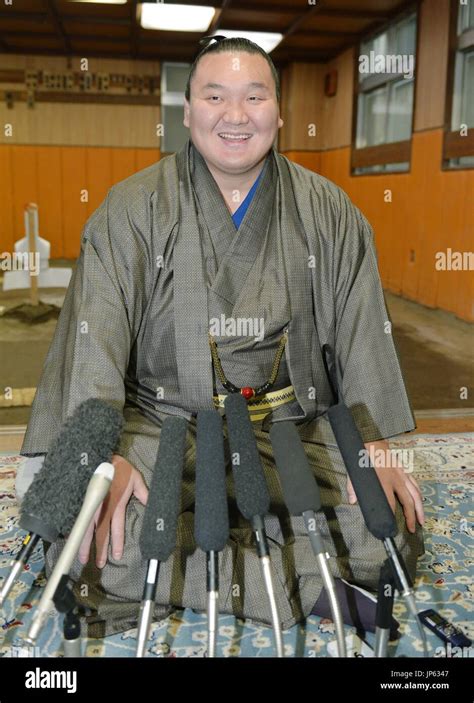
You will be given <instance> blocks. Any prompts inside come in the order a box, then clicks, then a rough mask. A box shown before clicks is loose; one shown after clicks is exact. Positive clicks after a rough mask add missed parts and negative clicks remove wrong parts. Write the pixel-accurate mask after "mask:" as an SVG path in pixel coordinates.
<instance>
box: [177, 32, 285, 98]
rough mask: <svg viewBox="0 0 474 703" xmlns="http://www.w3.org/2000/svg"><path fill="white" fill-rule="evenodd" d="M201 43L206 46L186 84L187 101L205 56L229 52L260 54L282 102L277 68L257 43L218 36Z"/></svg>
mask: <svg viewBox="0 0 474 703" xmlns="http://www.w3.org/2000/svg"><path fill="white" fill-rule="evenodd" d="M213 40H215V41H213ZM199 43H200V44H204V45H205V46H204V48H203V49H201V51H200V52H199V54H198V55H197V56H196V58H195V59H194V61H193V64H192V66H191V70H190V71H189V76H188V81H187V83H186V90H185V93H184V95H185V97H186V100H189V98H190V96H191V81H192V79H193V75H194V72H195V71H196V68H197V65H198V63H199V61H200V60H201V59H202V57H203V56H207V54H217V53H227V52H232V53H235V52H239V51H240V52H245V53H247V54H260V56H263V58H264V59H265V61H266V62H267V63H268V65H269V66H270V71H271V73H272V76H273V80H274V82H275V93H276V97H277V100H280V80H279V78H278V73H277V70H276V68H275V64H274V63H273V61H272V59H271V58H270V55H269V54H267V52H266V51H265V50H264V49H262V47H261V46H259V45H258V44H255V42H253V41H250V39H245V38H244V37H224V36H221V35H216V36H213V37H204V38H203V39H201V41H200V42H199Z"/></svg>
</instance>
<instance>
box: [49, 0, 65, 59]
mask: <svg viewBox="0 0 474 703" xmlns="http://www.w3.org/2000/svg"><path fill="white" fill-rule="evenodd" d="M44 3H45V6H46V9H47V12H48V16H49V18H50V20H51V22H52V24H53V27H54V29H55V31H56V34H57V35H58V36H59V38H60V39H61V42H62V45H63V47H64V51H65V52H66V54H70V53H71V45H70V44H69V39H68V38H67V36H66V33H65V31H64V29H63V25H62V22H61V18H60V16H59V13H58V11H57V9H56V5H55V4H54V0H44Z"/></svg>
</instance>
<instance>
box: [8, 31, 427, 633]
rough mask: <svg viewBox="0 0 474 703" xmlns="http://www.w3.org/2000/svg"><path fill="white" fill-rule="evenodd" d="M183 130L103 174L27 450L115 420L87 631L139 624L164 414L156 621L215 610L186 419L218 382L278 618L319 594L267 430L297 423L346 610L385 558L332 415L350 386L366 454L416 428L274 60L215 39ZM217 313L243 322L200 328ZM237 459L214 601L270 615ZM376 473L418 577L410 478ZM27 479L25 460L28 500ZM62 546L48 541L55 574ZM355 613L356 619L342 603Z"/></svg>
mask: <svg viewBox="0 0 474 703" xmlns="http://www.w3.org/2000/svg"><path fill="white" fill-rule="evenodd" d="M184 123H185V125H187V126H188V127H189V130H190V140H189V141H188V142H187V143H186V145H185V146H184V147H183V149H182V150H181V151H180V152H179V153H177V154H176V155H172V156H169V157H166V158H163V159H162V160H161V161H160V162H159V163H157V164H155V165H153V166H151V167H150V168H148V169H146V170H144V171H142V172H140V173H137V174H135V175H134V176H132V177H131V178H129V179H127V180H125V181H123V182H121V183H119V184H117V185H116V186H114V187H113V188H112V189H111V190H110V192H109V194H108V196H107V198H106V200H105V201H104V202H103V204H102V205H101V206H100V207H99V209H98V210H97V211H96V212H95V213H94V214H93V215H92V217H91V218H90V219H89V221H88V222H87V224H86V226H85V229H84V233H83V237H82V244H81V255H80V257H79V260H78V263H77V266H76V269H75V271H74V275H73V279H72V281H71V284H70V287H69V289H68V292H67V295H66V299H65V303H64V307H63V310H62V313H61V316H60V319H59V321H58V326H57V330H56V333H55V337H54V340H53V343H52V346H51V349H50V351H49V354H48V357H47V359H46V363H45V368H44V371H43V376H42V378H41V382H40V384H39V387H38V391H37V394H36V397H35V401H34V404H33V408H32V414H31V420H30V423H29V425H28V430H27V434H26V437H25V441H24V444H23V447H22V454H24V455H26V456H34V455H41V454H44V453H46V452H47V451H48V447H49V445H50V443H51V441H52V440H53V438H54V437H55V436H56V434H57V432H58V430H59V428H60V426H61V424H62V423H63V422H64V420H65V419H66V417H67V416H68V415H70V414H71V413H72V411H73V410H74V408H75V407H76V406H77V405H78V404H79V403H80V402H82V401H83V400H85V399H87V398H89V397H96V398H100V399H103V400H105V401H107V402H109V403H111V404H112V405H114V406H116V407H117V408H119V409H120V410H121V411H122V412H123V414H124V418H125V431H124V433H123V436H122V439H121V444H120V447H119V449H118V453H117V455H116V456H115V457H114V464H115V466H116V476H115V478H114V482H113V485H112V490H111V493H110V495H109V497H108V498H107V500H106V501H105V503H104V505H103V506H102V509H101V510H100V511H99V512H98V514H97V515H96V518H95V520H94V524H92V525H91V526H90V529H89V533H88V535H87V536H86V538H85V540H84V542H83V544H82V546H81V550H80V554H79V559H78V560H76V562H75V564H74V568H73V572H72V575H73V577H74V578H75V579H76V581H77V595H78V597H79V598H80V600H82V601H83V602H85V603H86V604H87V605H89V606H90V607H92V608H94V610H95V613H94V615H93V616H92V617H91V618H90V619H89V622H90V624H91V626H93V627H92V629H91V630H90V634H91V635H92V636H100V635H102V634H110V633H112V632H117V631H121V630H125V629H127V628H129V627H132V626H134V625H135V623H136V620H137V614H138V607H139V601H140V598H141V590H142V585H143V579H144V574H145V565H144V564H143V562H142V560H141V556H140V552H139V548H138V539H139V534H140V529H141V524H142V519H143V513H144V505H145V504H146V500H147V485H149V484H150V481H151V475H152V471H153V467H154V463H155V459H156V454H157V449H158V444H159V438H160V426H161V423H162V421H163V419H164V418H165V417H166V416H167V415H169V414H174V415H176V414H177V415H182V416H185V417H186V418H188V419H189V432H188V439H187V452H186V465H185V467H184V473H183V493H182V505H181V514H180V518H179V531H178V546H177V549H176V551H175V553H174V555H173V557H172V558H170V559H169V560H168V561H167V562H166V563H165V564H164V565H163V566H162V568H161V571H160V579H159V584H158V591H157V596H156V608H155V616H156V617H157V618H158V617H162V616H164V615H165V614H166V613H167V612H169V609H170V607H172V606H189V607H191V608H194V609H197V610H204V609H205V607H206V593H205V555H204V554H203V553H202V552H200V551H199V550H197V549H196V547H195V543H194V540H193V520H194V464H195V437H196V423H195V417H196V413H197V411H198V410H200V409H210V408H213V407H218V408H220V409H221V411H222V408H223V402H224V398H225V396H226V394H227V393H228V392H239V391H240V392H242V394H243V395H244V397H246V398H247V400H248V407H249V412H250V416H251V419H252V420H253V422H254V427H255V435H256V438H257V443H258V447H259V451H260V455H261V457H262V462H263V465H264V470H265V475H266V478H267V482H268V486H269V490H270V493H271V498H272V503H271V513H270V515H268V516H267V518H266V528H267V533H268V535H269V537H270V542H271V551H272V558H273V565H274V569H275V571H276V574H277V578H276V579H275V583H276V598H277V603H278V606H279V610H280V614H281V617H282V620H283V626H284V627H289V626H291V625H292V624H294V623H295V622H297V621H299V620H301V619H302V618H304V617H305V616H306V615H308V614H309V613H310V612H316V613H319V614H322V615H324V614H327V613H326V611H327V610H328V606H327V603H325V599H324V595H323V594H322V593H321V591H322V582H321V578H320V576H319V572H318V567H317V562H316V560H315V558H314V556H313V554H312V552H311V548H310V544H309V541H308V538H307V536H306V533H305V528H304V524H303V520H302V519H293V518H290V517H289V515H288V512H287V510H286V508H285V505H284V502H283V498H282V495H281V490H280V486H279V482H278V479H277V476H276V471H275V467H274V464H273V459H272V452H271V447H270V442H269V435H268V431H269V427H270V424H271V423H272V422H278V421H280V420H285V419H288V418H292V419H294V420H295V422H297V424H298V429H299V433H300V436H301V438H302V440H303V442H304V444H305V449H306V453H307V456H308V459H309V461H310V464H311V467H312V470H313V472H314V475H315V477H316V478H317V480H318V482H319V484H320V488H321V494H322V501H323V505H324V507H325V515H324V516H321V518H320V520H321V523H320V529H321V531H322V533H323V536H324V539H325V540H326V546H327V550H328V552H329V553H330V554H332V555H333V556H334V557H335V560H334V564H335V565H336V567H335V568H336V573H335V575H336V576H337V577H341V578H338V588H339V591H340V596H341V599H342V600H343V601H344V599H346V600H347V604H348V603H349V600H350V596H347V597H346V595H347V594H346V591H347V589H348V588H349V586H346V585H344V581H342V579H345V580H347V581H348V582H351V583H355V584H358V585H361V586H365V587H366V588H374V587H375V586H376V584H377V579H378V574H379V569H380V566H381V563H382V562H383V560H384V559H385V552H384V549H383V546H382V545H381V543H379V542H378V541H377V540H375V539H374V538H373V537H372V536H371V535H370V534H369V533H368V531H367V529H366V528H365V525H364V522H363V519H362V515H361V512H360V509H359V506H358V505H357V504H356V500H355V496H354V493H353V491H352V487H351V485H350V484H348V482H347V476H346V472H345V469H344V466H343V464H342V460H341V457H340V454H339V451H338V450H337V447H336V446H335V440H334V436H333V434H332V432H331V429H330V426H329V423H328V421H327V418H326V411H327V409H328V407H329V406H330V405H332V404H333V403H334V402H335V401H336V398H337V397H339V398H340V399H343V400H344V401H345V403H346V404H347V405H348V406H349V407H350V408H351V410H352V413H353V415H354V418H355V421H356V423H357V425H358V428H359V430H360V432H361V434H362V437H363V439H364V442H365V443H366V447H367V448H368V449H370V448H372V449H377V450H378V451H379V452H382V453H383V452H387V450H388V444H387V441H386V440H387V438H389V437H392V436H394V435H397V434H400V433H403V432H406V431H409V430H411V429H413V427H414V421H413V416H412V412H411V409H410V405H409V402H408V399H407V396H406V392H405V387H404V383H403V378H402V374H401V371H400V366H399V362H398V358H397V354H396V350H395V347H394V343H393V340H392V337H391V334H390V325H389V324H388V319H389V318H388V314H387V310H386V307H385V303H384V298H383V293H382V289H381V284H380V279H379V275H378V272H377V265H376V259H375V253H374V247H373V242H372V231H371V228H370V225H369V224H368V222H367V221H366V220H365V218H364V217H363V215H362V214H361V213H360V212H359V210H357V208H355V207H354V205H353V204H352V203H351V202H350V200H349V199H348V197H347V196H346V195H345V193H344V192H343V191H341V190H340V189H339V188H338V187H337V186H335V185H334V184H333V183H331V182H329V181H327V180H326V179H324V178H322V177H321V176H319V175H317V174H315V173H313V172H311V171H308V170H306V169H303V168H301V167H300V166H297V165H295V164H293V163H291V162H290V161H288V160H287V159H286V158H284V157H283V156H281V155H279V154H278V153H277V151H276V150H275V148H274V146H273V145H274V142H275V139H276V136H277V134H278V130H279V128H280V127H281V126H282V124H283V123H282V120H281V118H280V115H279V86H278V76H277V73H276V70H275V67H274V66H273V63H272V61H271V59H270V57H269V56H268V55H267V54H266V53H265V52H264V51H263V50H262V49H260V48H259V47H258V46H256V45H255V44H253V43H251V42H249V41H247V40H245V39H220V40H219V39H217V40H215V41H214V43H209V44H208V45H207V46H206V47H205V48H204V49H203V51H202V52H201V53H200V54H199V55H198V56H197V58H196V60H195V62H194V64H193V66H192V69H191V72H190V76H189V81H188V86H187V90H186V100H185V108H184ZM210 320H217V321H218V320H225V321H228V320H231V321H234V323H235V324H234V325H233V326H232V325H231V327H230V328H227V327H226V328H225V329H219V328H217V329H216V327H215V325H214V326H213V327H212V331H211V327H210ZM242 320H247V321H248V320H250V321H255V320H258V321H262V322H263V324H262V330H261V334H259V337H258V338H256V337H255V335H252V334H251V333H250V334H248V335H245V334H238V331H242V329H243V328H242V325H240V324H239V323H240V322H241V321H242ZM229 329H232V330H233V332H232V333H229ZM244 329H245V327H244ZM217 332H218V333H219V334H217ZM35 461H38V459H35ZM228 468H229V474H228V475H229V481H228V494H229V512H230V525H231V533H230V540H229V542H228V544H227V546H226V548H225V550H224V553H223V557H222V560H221V567H222V571H221V575H220V582H221V601H220V609H221V612H225V613H234V614H235V615H237V616H239V617H251V618H253V619H255V620H257V621H261V622H266V623H269V622H271V614H270V611H269V605H268V601H267V598H266V594H265V590H264V586H263V583H262V581H261V577H260V571H259V566H258V563H257V556H256V554H255V551H254V548H253V538H252V532H251V529H250V526H249V525H248V523H246V521H245V520H244V519H243V518H242V517H241V516H240V515H239V512H238V510H237V506H236V502H235V493H234V488H233V484H232V480H231V472H230V464H229V466H228ZM376 470H377V473H378V475H379V477H380V480H381V482H382V484H383V487H384V490H385V492H386V494H387V497H388V499H389V501H390V503H391V505H392V507H393V509H394V510H396V517H397V520H398V524H399V528H400V529H399V535H398V537H397V544H398V548H399V549H400V551H401V553H402V554H403V556H404V557H405V560H406V563H407V565H408V569H409V571H410V573H411V574H412V576H413V574H414V571H415V566H416V559H417V557H418V556H419V554H420V553H421V551H422V540H421V535H420V528H419V526H418V525H417V522H418V523H422V521H423V509H422V505H421V497H420V493H419V489H418V487H417V485H416V483H415V481H414V480H413V479H412V477H411V476H410V475H409V474H408V473H406V472H405V471H404V470H403V468H401V467H398V466H396V465H395V466H393V462H392V463H388V462H387V466H385V467H384V466H383V462H382V466H378V467H377V469H376ZM28 480H29V479H27V470H26V469H25V470H24V471H23V474H22V475H21V476H20V479H19V482H18V491H19V493H20V494H21V493H22V492H24V490H25V487H26V485H27V482H28ZM61 546H62V545H61V542H58V543H56V544H54V545H53V546H52V547H51V548H50V549H49V551H48V553H47V556H46V561H47V569H48V571H49V570H50V569H51V568H52V566H53V564H54V563H55V561H56V559H57V557H58V554H59V551H60V548H61ZM85 586H86V588H85ZM357 593H359V592H357ZM356 600H357V599H356ZM363 609H364V608H363V606H361V608H360V609H359V613H358V615H357V617H360V618H361V619H362V620H363V619H364V617H365V615H364V613H363ZM346 620H347V621H348V622H353V621H354V616H353V614H351V613H349V606H348V607H347V612H346ZM369 620H370V617H369ZM372 624H373V623H372ZM94 625H95V627H94ZM368 626H369V627H370V626H371V623H368Z"/></svg>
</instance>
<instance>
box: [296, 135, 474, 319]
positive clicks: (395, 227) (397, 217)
mask: <svg viewBox="0 0 474 703" xmlns="http://www.w3.org/2000/svg"><path fill="white" fill-rule="evenodd" d="M442 139H443V132H442V130H441V129H433V130H429V131H424V132H418V133H416V132H415V133H414V134H413V146H412V160H411V171H410V172H409V173H404V174H380V175H370V176H351V175H350V147H343V148H340V149H330V150H328V151H322V152H298V151H288V152H286V156H288V158H291V159H292V160H293V161H295V162H297V163H299V164H301V165H302V166H304V167H305V168H310V169H311V170H313V171H316V172H318V173H320V174H321V175H323V176H325V177H326V178H329V179H330V180H331V181H334V182H335V183H336V184H337V185H339V186H340V187H341V188H342V189H343V190H345V191H346V193H347V194H348V195H349V197H350V198H351V200H352V201H353V202H354V203H355V204H356V205H357V206H358V207H359V208H360V209H361V210H362V212H363V213H364V215H365V216H366V217H367V219H368V220H369V222H370V223H371V225H372V227H373V228H374V232H375V239H376V245H377V252H378V260H379V268H380V273H381V276H382V281H383V283H384V286H385V287H386V288H388V289H389V290H391V291H393V292H394V293H398V294H401V295H403V296H405V297H406V298H410V299H412V300H417V301H418V302H420V303H423V304H424V305H427V306H429V307H438V308H442V309H443V310H448V311H449V312H452V313H454V314H455V315H458V316H459V317H461V318H463V319H465V320H474V305H473V300H474V295H473V293H474V272H473V271H437V270H436V269H435V254H436V252H438V251H444V252H446V250H447V249H448V248H451V249H452V250H453V252H454V251H459V252H468V251H472V241H473V232H474V208H473V207H472V200H473V197H472V196H473V186H472V182H473V173H472V171H470V170H459V171H457V170H452V171H442V170H441V168H440V159H441V153H442ZM387 189H390V190H391V191H392V192H391V198H392V202H391V203H390V202H385V201H384V194H385V191H386V190H387ZM412 252H413V254H414V261H412V260H411V259H412Z"/></svg>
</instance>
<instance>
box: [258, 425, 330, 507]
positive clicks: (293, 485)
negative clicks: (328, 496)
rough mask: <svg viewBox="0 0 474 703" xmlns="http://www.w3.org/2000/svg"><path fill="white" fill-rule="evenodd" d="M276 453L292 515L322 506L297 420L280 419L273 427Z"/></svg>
mask: <svg viewBox="0 0 474 703" xmlns="http://www.w3.org/2000/svg"><path fill="white" fill-rule="evenodd" d="M270 439H271V442H272V447H273V456H274V457H275V464H276V468H277V470H278V475H279V476H280V483H281V487H282V489H283V496H284V498H285V503H286V505H287V508H288V511H289V512H290V515H302V514H303V513H304V512H306V511H307V510H313V511H314V512H317V511H318V510H320V509H321V497H320V495H319V487H318V484H317V483H316V478H315V477H314V475H313V473H312V471H311V469H310V466H309V463H308V458H307V456H306V453H305V450H304V447H303V442H302V441H301V438H300V436H299V434H298V430H297V428H296V426H295V424H294V423H293V422H290V421H286V422H276V423H274V424H273V425H272V426H271V428H270Z"/></svg>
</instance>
